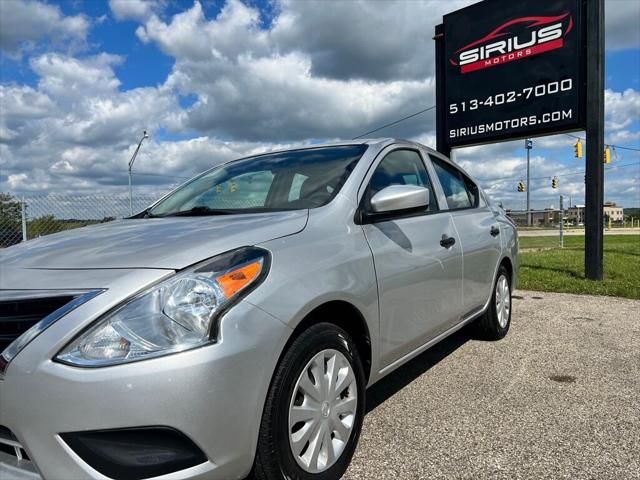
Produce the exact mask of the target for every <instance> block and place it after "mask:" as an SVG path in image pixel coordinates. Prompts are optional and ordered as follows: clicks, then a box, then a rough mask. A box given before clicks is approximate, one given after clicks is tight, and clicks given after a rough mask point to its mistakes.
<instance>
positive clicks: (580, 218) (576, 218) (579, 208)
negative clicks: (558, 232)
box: [566, 205, 584, 225]
mask: <svg viewBox="0 0 640 480" xmlns="http://www.w3.org/2000/svg"><path fill="white" fill-rule="evenodd" d="M566 218H567V220H568V221H569V222H572V223H573V224H575V225H578V224H580V223H584V205H574V206H573V207H569V208H568V209H567V216H566Z"/></svg>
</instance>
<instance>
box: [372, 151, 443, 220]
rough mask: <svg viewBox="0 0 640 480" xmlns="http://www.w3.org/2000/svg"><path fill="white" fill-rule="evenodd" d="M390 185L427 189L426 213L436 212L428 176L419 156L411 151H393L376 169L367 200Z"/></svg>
mask: <svg viewBox="0 0 640 480" xmlns="http://www.w3.org/2000/svg"><path fill="white" fill-rule="evenodd" d="M390 185H416V186H420V187H426V188H428V189H429V207H428V208H427V211H433V210H438V204H437V203H436V200H435V195H434V193H433V188H432V187H431V182H430V181H429V175H428V174H427V170H426V168H425V166H424V163H423V162H422V158H421V157H420V154H418V153H417V152H415V151H413V150H394V151H393V152H391V153H389V154H388V155H387V156H386V157H384V159H383V160H382V161H381V162H380V164H379V165H378V166H377V167H376V170H375V172H374V173H373V176H372V177H371V180H369V187H368V188H367V193H366V195H367V200H368V201H370V200H371V198H372V197H373V196H374V195H375V194H376V193H378V192H379V191H380V190H382V189H383V188H385V187H388V186H390Z"/></svg>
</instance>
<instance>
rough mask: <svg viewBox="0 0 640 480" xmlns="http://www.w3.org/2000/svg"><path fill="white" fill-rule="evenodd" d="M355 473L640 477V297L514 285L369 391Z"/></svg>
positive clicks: (397, 478) (350, 476) (401, 477)
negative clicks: (498, 332) (478, 320)
mask: <svg viewBox="0 0 640 480" xmlns="http://www.w3.org/2000/svg"><path fill="white" fill-rule="evenodd" d="M367 395H368V413H367V415H366V418H365V423H364V427H363V431H362V436H361V439H360V444H359V446H358V450H357V451H356V454H355V456H354V459H353V462H352V465H351V467H350V468H349V470H348V472H347V474H346V475H345V476H344V477H343V478H344V479H346V480H355V479H367V480H369V479H393V480H405V479H406V480H410V479H485V478H487V479H509V480H513V479H543V478H549V479H572V480H573V479H615V480H622V479H640V301H638V300H627V299H620V298H611V297H594V296H583V295H581V296H578V295H568V294H557V293H540V292H530V291H518V292H516V298H515V299H514V311H513V321H512V325H511V331H510V332H509V334H508V336H507V337H506V338H505V339H504V340H502V341H499V342H484V341H479V340H476V339H474V337H473V335H472V333H471V332H470V331H469V330H468V329H465V330H463V331H462V332H459V333H458V334H455V335H454V336H452V337H450V338H449V339H447V340H445V341H444V342H443V343H441V344H439V345H438V346H436V347H434V348H432V349H431V350H429V351H427V352H425V353H424V354H422V355H421V356H419V357H418V358H416V359H414V360H413V361H411V362H410V363H408V364H407V365H405V366H403V367H401V368H400V369H399V370H396V371H395V372H394V373H392V374H390V375H389V376H388V377H386V378H385V379H383V380H382V381H381V382H379V383H378V384H376V385H374V386H373V387H372V388H371V389H370V390H369V391H368V394H367Z"/></svg>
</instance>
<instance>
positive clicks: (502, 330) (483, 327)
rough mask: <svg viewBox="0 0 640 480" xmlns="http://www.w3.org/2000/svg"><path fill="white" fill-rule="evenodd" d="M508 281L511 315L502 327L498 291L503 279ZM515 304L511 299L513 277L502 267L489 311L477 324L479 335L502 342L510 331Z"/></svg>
mask: <svg viewBox="0 0 640 480" xmlns="http://www.w3.org/2000/svg"><path fill="white" fill-rule="evenodd" d="M502 278H504V279H506V282H507V286H508V299H509V314H508V315H507V316H506V319H507V320H506V324H504V323H503V325H500V321H499V317H498V306H497V303H496V291H497V290H498V288H499V285H500V283H501V279H502ZM512 306H513V302H512V298H511V276H510V275H509V272H508V271H507V269H506V268H505V266H504V265H500V268H499V269H498V275H496V281H495V283H494V285H493V290H492V291H491V299H490V300H489V307H488V308H487V311H486V312H485V313H484V314H483V315H482V316H481V317H480V318H479V319H478V321H477V322H476V326H477V330H478V334H479V335H480V337H481V338H483V339H485V340H500V339H502V338H504V336H505V335H506V334H507V332H508V331H509V327H510V326H511V312H512V311H513V308H512Z"/></svg>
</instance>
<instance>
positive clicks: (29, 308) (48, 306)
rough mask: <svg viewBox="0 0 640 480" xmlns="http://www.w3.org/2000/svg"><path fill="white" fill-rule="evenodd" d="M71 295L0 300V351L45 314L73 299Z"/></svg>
mask: <svg viewBox="0 0 640 480" xmlns="http://www.w3.org/2000/svg"><path fill="white" fill-rule="evenodd" d="M73 298H74V297H73V296H71V295H61V296H53V297H43V298H20V299H16V300H2V301H0V352H2V351H3V350H4V349H5V348H7V347H8V346H9V344H10V343H11V342H13V341H14V340H15V339H16V338H18V337H19V336H20V335H22V334H23V333H24V332H26V331H27V330H29V329H30V328H31V327H33V326H34V325H35V324H36V323H38V322H39V321H40V320H42V319H43V318H45V317H46V316H47V315H49V314H51V313H53V312H55V311H56V310H58V309H59V308H60V307H62V306H63V305H66V304H67V303H69V302H70V301H71V300H73Z"/></svg>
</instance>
